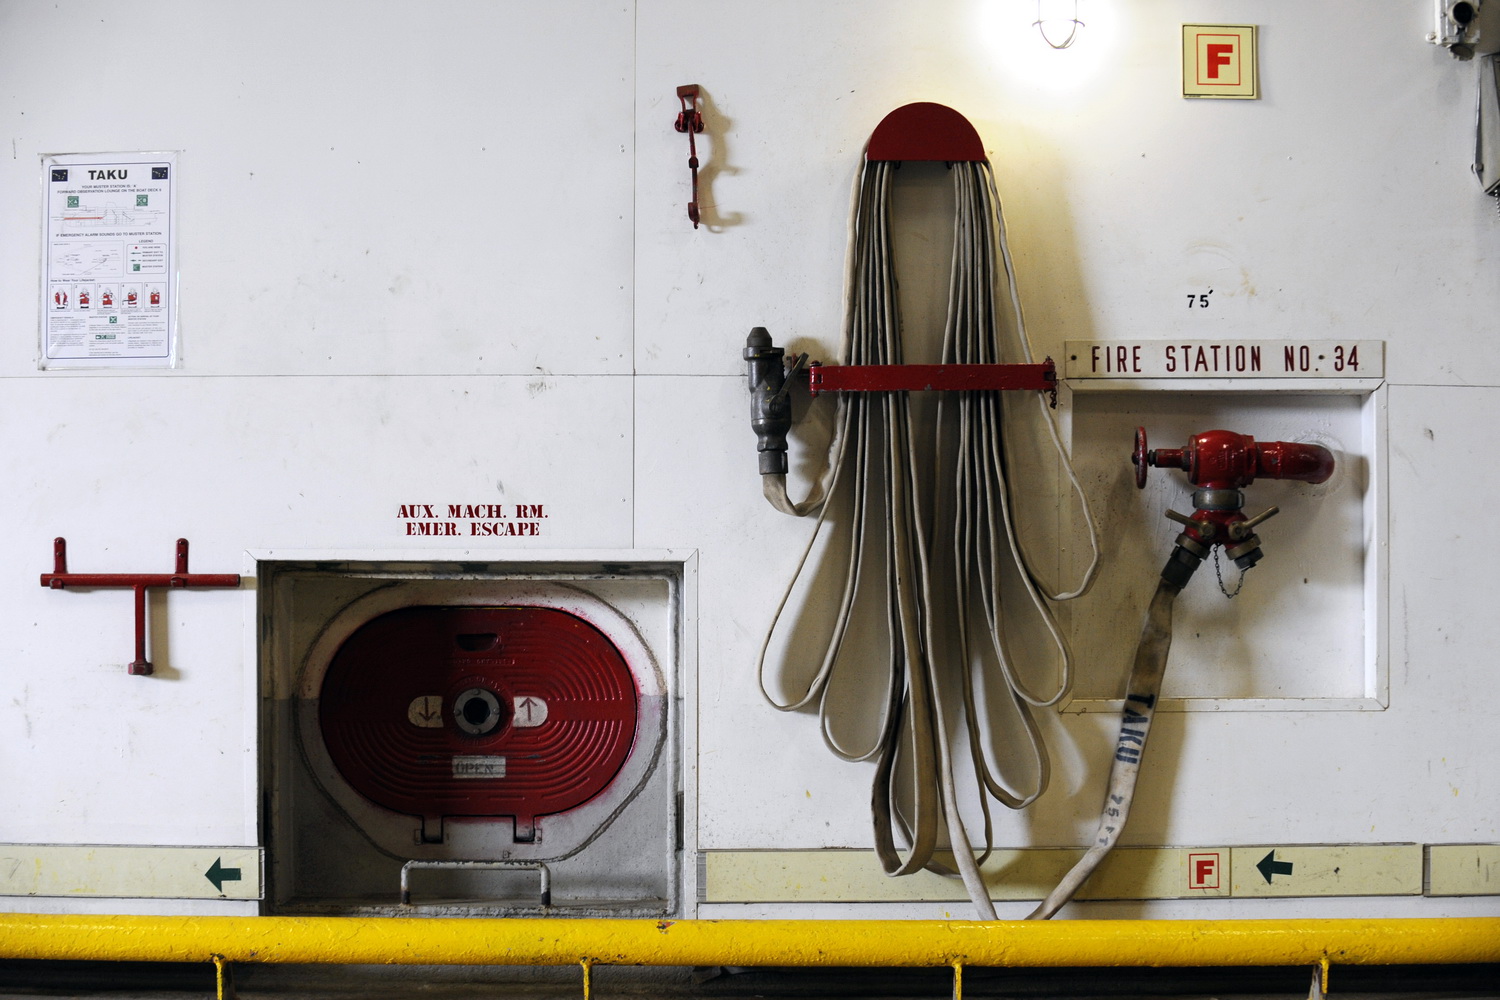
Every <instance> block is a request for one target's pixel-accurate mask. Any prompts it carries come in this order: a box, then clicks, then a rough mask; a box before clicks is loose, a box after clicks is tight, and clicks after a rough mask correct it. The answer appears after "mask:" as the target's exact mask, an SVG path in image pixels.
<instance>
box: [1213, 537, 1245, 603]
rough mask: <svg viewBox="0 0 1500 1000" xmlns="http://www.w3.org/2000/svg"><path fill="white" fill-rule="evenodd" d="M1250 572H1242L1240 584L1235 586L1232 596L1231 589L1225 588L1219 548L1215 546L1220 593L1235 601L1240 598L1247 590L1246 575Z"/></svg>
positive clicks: (1215, 564)
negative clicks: (1241, 592) (1241, 593)
mask: <svg viewBox="0 0 1500 1000" xmlns="http://www.w3.org/2000/svg"><path fill="white" fill-rule="evenodd" d="M1249 572H1250V571H1249V570H1247V569H1242V570H1240V579H1239V582H1237V583H1236V584H1235V585H1234V593H1232V594H1231V593H1230V592H1229V588H1228V587H1226V586H1224V570H1223V568H1222V567H1220V566H1219V547H1218V546H1217V545H1215V546H1214V576H1216V577H1218V578H1219V592H1220V593H1222V594H1223V595H1224V596H1225V597H1228V598H1231V599H1233V598H1236V597H1238V596H1240V591H1242V590H1244V589H1245V575H1246V574H1247V573H1249Z"/></svg>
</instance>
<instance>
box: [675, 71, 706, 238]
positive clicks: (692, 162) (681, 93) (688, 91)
mask: <svg viewBox="0 0 1500 1000" xmlns="http://www.w3.org/2000/svg"><path fill="white" fill-rule="evenodd" d="M677 99H678V100H679V101H681V102H682V110H681V111H679V112H677V120H676V121H675V122H673V123H672V127H673V128H675V129H676V130H677V131H679V132H686V133H687V137H688V170H689V171H691V172H692V175H693V200H692V201H690V202H688V218H689V219H692V220H693V228H694V229H697V228H698V140H696V139H695V138H693V137H694V136H696V135H697V134H698V133H699V132H702V131H703V113H702V112H701V111H699V110H698V85H697V84H696V83H686V84H683V85H682V86H681V87H678V88H677Z"/></svg>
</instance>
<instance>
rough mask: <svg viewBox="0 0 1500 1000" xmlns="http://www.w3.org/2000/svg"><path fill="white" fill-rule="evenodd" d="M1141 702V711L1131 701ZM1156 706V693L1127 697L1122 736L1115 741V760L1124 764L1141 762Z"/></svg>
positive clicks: (1121, 729) (1121, 722) (1121, 724)
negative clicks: (1153, 710) (1152, 711)
mask: <svg viewBox="0 0 1500 1000" xmlns="http://www.w3.org/2000/svg"><path fill="white" fill-rule="evenodd" d="M1133 701H1134V702H1139V703H1140V705H1141V711H1139V712H1138V711H1136V710H1135V708H1134V707H1132V706H1131V704H1130V703H1131V702H1133ZM1155 707H1156V695H1154V694H1132V695H1127V696H1126V698H1125V717H1124V718H1123V719H1121V720H1120V738H1119V740H1117V741H1116V743H1115V760H1117V761H1119V762H1120V763H1122V764H1139V763H1140V762H1141V752H1142V751H1143V750H1144V749H1145V747H1146V733H1147V732H1148V731H1149V730H1150V729H1151V710H1152V709H1153V708H1155Z"/></svg>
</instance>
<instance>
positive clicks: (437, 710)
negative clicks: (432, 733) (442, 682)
mask: <svg viewBox="0 0 1500 1000" xmlns="http://www.w3.org/2000/svg"><path fill="white" fill-rule="evenodd" d="M406 719H407V721H408V722H410V723H411V724H412V725H414V726H416V727H417V728H419V729H442V728H443V698H442V695H436V694H425V695H420V696H418V697H416V698H413V699H412V701H411V704H410V705H408V706H407V708H406Z"/></svg>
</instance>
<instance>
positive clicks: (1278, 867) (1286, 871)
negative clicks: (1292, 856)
mask: <svg viewBox="0 0 1500 1000" xmlns="http://www.w3.org/2000/svg"><path fill="white" fill-rule="evenodd" d="M1255 867H1256V868H1257V869H1258V870H1259V871H1260V875H1261V878H1263V879H1265V880H1266V885H1270V884H1271V876H1272V875H1290V874H1291V873H1292V863H1291V862H1290V861H1277V860H1276V851H1275V849H1274V848H1273V849H1272V851H1271V853H1270V854H1267V855H1266V856H1265V857H1263V858H1261V859H1260V860H1259V861H1257V862H1256V863H1255Z"/></svg>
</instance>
